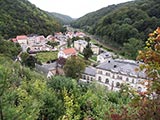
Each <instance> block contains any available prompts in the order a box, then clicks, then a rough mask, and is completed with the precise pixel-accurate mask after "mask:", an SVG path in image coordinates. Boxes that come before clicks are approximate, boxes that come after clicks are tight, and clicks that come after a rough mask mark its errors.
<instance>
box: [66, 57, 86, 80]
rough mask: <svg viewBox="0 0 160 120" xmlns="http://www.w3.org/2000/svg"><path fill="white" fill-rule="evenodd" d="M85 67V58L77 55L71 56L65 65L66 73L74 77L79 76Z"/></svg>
mask: <svg viewBox="0 0 160 120" xmlns="http://www.w3.org/2000/svg"><path fill="white" fill-rule="evenodd" d="M84 69H85V63H84V61H83V59H81V58H79V57H76V56H71V57H70V58H69V59H67V61H66V64H65V65H64V72H65V75H66V76H67V77H71V78H74V79H76V78H79V77H80V75H81V72H83V71H84Z"/></svg>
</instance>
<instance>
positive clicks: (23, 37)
mask: <svg viewBox="0 0 160 120" xmlns="http://www.w3.org/2000/svg"><path fill="white" fill-rule="evenodd" d="M27 38H28V37H27V36H26V35H19V36H17V37H16V39H17V40H23V39H27Z"/></svg>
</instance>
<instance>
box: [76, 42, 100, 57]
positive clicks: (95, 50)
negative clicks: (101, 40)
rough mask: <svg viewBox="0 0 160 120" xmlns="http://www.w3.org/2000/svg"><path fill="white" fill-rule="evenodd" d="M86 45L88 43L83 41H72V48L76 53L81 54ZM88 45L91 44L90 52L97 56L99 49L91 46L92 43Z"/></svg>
mask: <svg viewBox="0 0 160 120" xmlns="http://www.w3.org/2000/svg"><path fill="white" fill-rule="evenodd" d="M87 44H88V42H87V41H85V40H77V41H74V48H75V49H76V50H77V51H79V52H81V53H83V50H84V48H85V47H86V46H87ZM90 44H91V50H92V52H93V54H97V55H98V54H99V51H100V48H99V47H98V46H96V45H93V44H92V43H90Z"/></svg>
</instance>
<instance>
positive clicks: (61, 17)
mask: <svg viewBox="0 0 160 120" xmlns="http://www.w3.org/2000/svg"><path fill="white" fill-rule="evenodd" d="M47 13H48V14H49V15H51V16H53V17H54V18H56V19H57V20H58V21H59V22H60V23H61V24H64V25H66V24H70V23H71V22H72V21H73V20H74V19H73V18H71V17H70V16H67V15H63V14H60V13H56V12H47Z"/></svg>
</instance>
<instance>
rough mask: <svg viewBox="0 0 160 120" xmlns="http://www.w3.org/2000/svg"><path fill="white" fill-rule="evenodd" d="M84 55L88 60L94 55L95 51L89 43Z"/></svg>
mask: <svg viewBox="0 0 160 120" xmlns="http://www.w3.org/2000/svg"><path fill="white" fill-rule="evenodd" d="M83 55H84V58H85V59H86V60H88V58H90V57H91V56H92V55H93V51H92V49H91V46H90V43H89V42H88V44H87V46H86V47H85V48H84V50H83Z"/></svg>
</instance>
